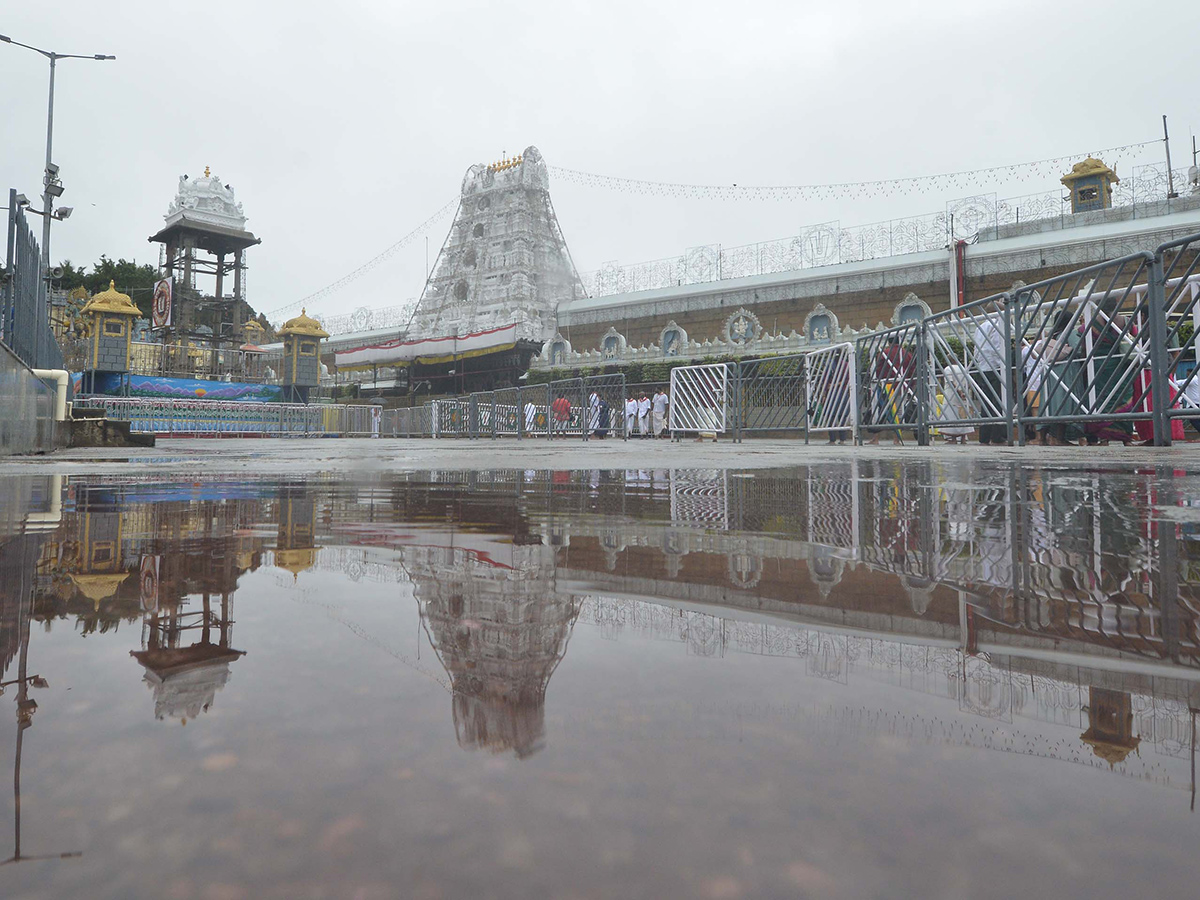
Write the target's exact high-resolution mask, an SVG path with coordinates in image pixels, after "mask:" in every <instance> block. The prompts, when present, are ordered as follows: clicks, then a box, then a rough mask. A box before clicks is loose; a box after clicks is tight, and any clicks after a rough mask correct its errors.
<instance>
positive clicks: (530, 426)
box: [525, 400, 537, 434]
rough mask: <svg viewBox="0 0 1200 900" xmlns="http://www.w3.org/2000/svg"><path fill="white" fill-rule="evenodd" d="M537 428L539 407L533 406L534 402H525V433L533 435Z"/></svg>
mask: <svg viewBox="0 0 1200 900" xmlns="http://www.w3.org/2000/svg"><path fill="white" fill-rule="evenodd" d="M536 427H537V407H536V406H534V405H533V401H532V400H526V401H525V433H526V434H533V430H534V428H536Z"/></svg>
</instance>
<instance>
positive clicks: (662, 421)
mask: <svg viewBox="0 0 1200 900" xmlns="http://www.w3.org/2000/svg"><path fill="white" fill-rule="evenodd" d="M650 412H651V414H652V416H653V422H654V436H655V437H662V436H663V430H664V429H665V428H666V427H667V392H666V391H664V390H657V391H655V392H654V399H653V400H652V401H651V406H650Z"/></svg>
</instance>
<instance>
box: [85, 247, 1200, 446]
mask: <svg viewBox="0 0 1200 900" xmlns="http://www.w3.org/2000/svg"><path fill="white" fill-rule="evenodd" d="M1197 326H1200V234H1198V235H1193V236H1191V237H1188V238H1184V239H1181V240H1177V241H1172V242H1170V243H1167V244H1163V245H1161V246H1159V247H1157V248H1156V249H1155V250H1154V251H1153V252H1149V251H1147V252H1140V253H1133V254H1130V255H1128V256H1123V257H1120V258H1118V259H1113V260H1108V261H1106V262H1103V263H1099V264H1097V265H1093V266H1088V267H1086V268H1083V269H1079V270H1077V271H1075V272H1071V273H1068V274H1065V275H1060V276H1056V277H1054V278H1049V279H1046V280H1045V281H1041V282H1039V283H1037V284H1033V285H1016V286H1014V288H1013V289H1012V290H1011V291H1009V292H1005V293H1000V294H995V295H993V296H990V297H985V298H983V299H981V300H975V301H973V302H971V303H967V304H964V305H961V306H958V307H955V308H953V309H950V310H947V311H944V312H939V313H935V314H931V315H928V316H925V317H923V318H920V319H916V320H913V321H909V322H904V323H902V324H900V325H898V326H896V327H894V328H888V329H884V330H881V331H877V332H873V333H870V334H865V335H861V336H859V337H857V338H856V339H855V340H854V341H852V342H845V343H841V344H830V345H825V346H816V347H813V348H812V349H811V350H809V351H807V352H805V353H801V354H793V355H789V356H778V357H766V358H760V359H750V360H743V361H740V362H738V363H724V362H722V363H713V364H705V365H694V366H680V367H677V368H675V369H672V371H671V381H670V387H669V388H668V391H667V393H668V401H669V402H668V406H667V411H668V412H667V417H666V419H667V421H666V423H665V424H666V426H667V427H668V428H669V430H670V432H671V433H672V434H673V435H674V436H676V437H678V436H680V435H682V434H687V433H696V434H713V435H717V434H729V435H731V436H732V437H733V439H734V440H741V439H742V438H743V436H744V435H745V434H747V433H795V432H802V433H803V434H804V435H805V436H806V439H807V436H808V434H810V433H811V432H821V433H827V434H828V435H829V436H830V439H831V440H833V439H834V437H835V436H840V437H843V438H844V437H845V435H846V433H847V432H848V433H850V434H852V435H853V436H854V438H855V439H856V440H859V441H861V440H862V438H863V436H864V435H870V436H875V435H878V434H880V433H885V432H893V433H895V434H897V435H901V434H903V433H905V432H909V431H911V433H912V434H913V435H914V437H915V438H916V440H917V441H918V443H920V444H928V443H929V441H930V437H931V435H932V434H934V433H936V432H944V433H946V434H948V435H949V434H965V433H967V432H970V431H974V430H978V431H979V433H980V438H981V439H982V440H984V441H985V442H988V443H1006V444H1012V443H1014V442H1019V443H1024V442H1025V441H1027V440H1028V439H1030V438H1032V437H1042V438H1043V439H1045V440H1047V441H1052V440H1059V441H1075V440H1079V441H1082V440H1085V439H1086V440H1087V441H1088V442H1089V443H1094V442H1101V441H1111V440H1121V441H1123V442H1126V443H1128V442H1130V441H1132V440H1133V439H1134V438H1138V439H1141V440H1143V441H1146V442H1151V443H1154V444H1156V445H1160V446H1163V445H1169V444H1170V443H1171V441H1172V440H1173V439H1175V440H1177V439H1179V438H1181V437H1182V435H1183V430H1182V429H1183V423H1182V421H1181V420H1182V419H1185V418H1200V374H1198V368H1197V362H1196V333H1197V331H1198V330H1200V329H1198V328H1197ZM644 396H646V397H647V398H648V395H647V394H646V391H645V389H644V388H643V387H642V386H636V385H635V386H631V385H628V384H627V383H626V381H625V377H624V375H622V374H620V373H615V374H608V375H593V376H586V377H577V378H569V379H563V380H560V381H553V382H550V383H547V384H538V385H527V386H523V387H510V388H499V389H496V390H491V391H480V392H476V393H473V394H469V395H465V396H460V397H449V398H444V399H439V400H433V401H430V402H428V403H426V404H425V405H424V406H421V407H415V408H411V409H395V410H382V409H380V408H378V407H375V408H372V407H369V406H337V405H323V404H315V405H311V406H300V405H291V404H276V403H221V402H216V401H187V400H144V399H126V398H94V399H93V400H92V401H91V402H94V403H96V404H98V405H102V406H105V407H106V408H107V409H109V410H111V412H112V414H114V415H116V416H120V417H123V418H129V419H130V420H131V421H133V422H134V423H135V430H146V431H155V432H158V433H166V434H179V433H219V434H295V435H312V434H323V435H324V434H337V435H371V434H376V433H378V434H380V435H383V436H387V437H405V438H407V437H442V438H445V437H463V438H468V439H480V438H498V437H515V438H517V439H529V438H535V439H536V438H544V439H553V438H574V439H579V440H589V439H592V438H597V437H608V436H611V437H620V438H628V437H630V436H632V435H633V434H637V433H641V432H642V431H643V427H644V428H645V430H646V431H649V430H651V429H652V427H653V425H652V422H653V418H652V415H651V417H648V418H650V423H648V424H647V425H645V426H643V425H642V423H641V416H640V415H636V414H635V415H633V416H629V415H627V414H626V409H627V407H628V406H630V405H631V406H632V408H633V409H634V410H635V411H638V409H639V401H641V400H642V398H643V397H644ZM630 401H632V404H631V403H630ZM640 405H641V406H644V405H645V404H644V403H642V404H640ZM660 408H661V404H660ZM375 410H378V412H376V411H375Z"/></svg>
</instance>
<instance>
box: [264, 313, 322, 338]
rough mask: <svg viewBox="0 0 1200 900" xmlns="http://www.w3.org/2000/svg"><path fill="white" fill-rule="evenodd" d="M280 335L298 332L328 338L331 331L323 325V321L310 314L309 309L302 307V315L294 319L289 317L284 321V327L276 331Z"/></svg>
mask: <svg viewBox="0 0 1200 900" xmlns="http://www.w3.org/2000/svg"><path fill="white" fill-rule="evenodd" d="M276 334H279V335H285V334H298V335H305V336H307V337H316V338H327V337H329V332H327V331H326V330H325V329H324V328H322V327H321V323H320V322H318V321H317V320H316V319H314V318H312V317H311V316H309V315H308V310H306V309H301V310H300V315H298V316H296V317H295V318H294V319H288V320H287V321H286V322H284V323H283V327H282V328H280V329H279V331H277V332H276Z"/></svg>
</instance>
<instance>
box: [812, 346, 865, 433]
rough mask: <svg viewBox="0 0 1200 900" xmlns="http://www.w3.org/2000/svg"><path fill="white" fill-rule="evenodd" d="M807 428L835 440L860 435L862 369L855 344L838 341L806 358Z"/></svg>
mask: <svg viewBox="0 0 1200 900" xmlns="http://www.w3.org/2000/svg"><path fill="white" fill-rule="evenodd" d="M804 367H805V373H806V375H807V377H806V379H805V409H806V410H807V431H821V432H825V433H827V434H828V435H829V440H830V441H831V442H832V441H834V440H835V439H839V438H840V439H841V440H845V439H846V438H851V437H852V438H854V439H856V440H857V438H858V406H857V404H856V403H855V402H854V401H855V398H857V397H858V383H857V382H858V369H857V367H856V366H855V365H854V345H853V344H851V343H844V344H835V345H833V346H831V347H826V348H824V349H822V350H814V351H813V352H812V353H809V354H808V355H807V356H805V358H804Z"/></svg>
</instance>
